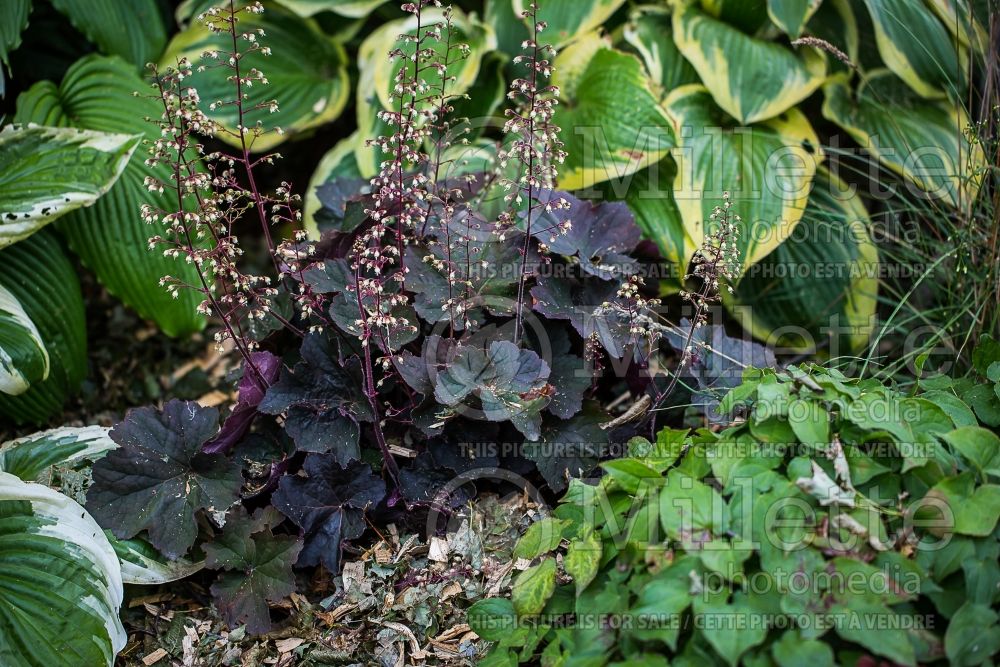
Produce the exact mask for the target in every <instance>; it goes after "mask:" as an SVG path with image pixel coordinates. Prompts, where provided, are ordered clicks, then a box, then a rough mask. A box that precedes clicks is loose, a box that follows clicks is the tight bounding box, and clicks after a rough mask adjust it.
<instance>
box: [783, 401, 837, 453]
mask: <svg viewBox="0 0 1000 667" xmlns="http://www.w3.org/2000/svg"><path fill="white" fill-rule="evenodd" d="M788 423H789V424H791V426H792V431H794V432H795V437H797V438H798V439H799V442H801V443H802V444H803V445H811V446H813V447H816V448H817V449H826V445H828V444H829V442H830V415H829V414H828V413H827V411H826V409H825V408H824V407H823V406H822V405H821V404H819V403H817V402H816V401H810V400H802V399H796V400H794V401H792V403H791V405H789V406H788Z"/></svg>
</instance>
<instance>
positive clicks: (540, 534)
mask: <svg viewBox="0 0 1000 667" xmlns="http://www.w3.org/2000/svg"><path fill="white" fill-rule="evenodd" d="M562 529H563V522H562V521H560V520H559V519H553V518H552V517H546V518H545V519H541V520H540V521H536V522H534V523H533V524H531V525H530V526H528V530H526V531H525V532H524V535H522V536H521V539H520V540H518V541H517V545H516V546H515V547H514V556H515V557H516V558H526V559H528V560H532V559H535V558H538V557H539V556H541V555H542V554H547V553H549V552H550V551H553V550H554V549H555V548H556V547H558V546H559V543H560V542H561V541H562Z"/></svg>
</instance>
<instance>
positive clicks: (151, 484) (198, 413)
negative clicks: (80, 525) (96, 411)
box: [87, 400, 242, 559]
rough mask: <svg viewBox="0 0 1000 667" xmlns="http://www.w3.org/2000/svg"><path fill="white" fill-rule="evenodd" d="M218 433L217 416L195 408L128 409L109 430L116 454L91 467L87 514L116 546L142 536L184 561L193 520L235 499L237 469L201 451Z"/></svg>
mask: <svg viewBox="0 0 1000 667" xmlns="http://www.w3.org/2000/svg"><path fill="white" fill-rule="evenodd" d="M218 428H219V411H218V410H217V409H215V408H204V407H202V406H200V405H198V404H197V403H195V402H194V401H178V400H173V401H170V402H168V403H167V404H166V405H164V406H163V411H162V412H157V411H156V410H154V409H153V408H136V409H133V410H129V412H128V414H127V415H126V416H125V420H124V421H122V422H121V423H120V424H118V425H117V426H115V427H114V428H113V429H112V430H111V439H112V440H114V441H115V442H116V443H117V444H118V445H119V447H118V449H114V450H112V451H110V452H108V455H107V456H105V457H104V458H102V459H99V460H98V461H97V462H95V463H94V467H93V478H94V481H93V484H92V485H91V487H90V490H89V491H88V492H87V509H88V510H89V511H90V513H91V514H93V515H94V518H96V519H97V521H98V522H99V523H100V524H101V525H102V526H104V527H105V528H109V529H111V531H112V532H113V533H114V534H115V536H116V537H118V538H120V539H128V538H131V537H135V535H136V534H137V533H139V531H141V530H146V531H147V532H148V534H149V541H150V542H151V543H152V544H153V546H155V547H156V548H157V549H159V550H160V551H161V552H162V553H163V554H164V555H165V556H167V557H168V558H171V559H175V558H179V557H180V556H183V555H184V554H185V553H186V552H187V551H188V549H190V548H191V545H193V544H194V541H195V538H196V537H197V535H198V525H197V523H196V520H195V513H196V512H198V511H200V510H209V511H210V512H213V513H217V512H218V513H221V512H225V511H226V510H227V509H228V508H229V507H230V506H231V505H232V504H233V503H235V502H236V501H237V499H238V498H239V490H240V486H241V484H242V476H241V475H240V467H239V466H238V465H237V464H235V463H234V462H232V461H230V460H229V459H227V458H225V457H224V456H222V455H219V454H204V453H202V451H201V448H202V445H204V443H205V442H206V441H207V440H208V439H209V438H211V437H212V436H214V435H215V434H216V432H217V431H218Z"/></svg>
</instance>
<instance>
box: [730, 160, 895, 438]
mask: <svg viewBox="0 0 1000 667" xmlns="http://www.w3.org/2000/svg"><path fill="white" fill-rule="evenodd" d="M848 193H849V190H848V189H847V186H846V185H845V184H844V183H842V182H841V181H840V180H839V179H836V180H835V179H834V178H833V177H832V176H831V175H830V174H829V172H827V171H826V169H820V170H819V172H818V173H817V177H816V182H815V187H814V188H813V191H812V193H811V195H810V196H809V203H808V205H807V206H806V210H805V212H804V213H803V215H802V220H801V221H800V222H799V224H798V226H796V227H795V229H794V230H793V231H792V233H791V236H790V237H789V238H788V239H786V240H785V241H784V243H782V244H781V245H779V246H778V247H777V248H775V249H774V250H773V251H772V252H771V253H770V254H769V255H767V256H766V257H764V258H763V259H762V260H761V261H759V262H758V263H756V264H755V265H753V266H752V267H750V268H749V269H747V272H746V274H745V275H744V276H743V277H742V278H741V280H740V282H739V284H738V285H737V286H736V289H735V293H734V294H733V295H732V296H730V295H728V294H727V295H724V301H725V303H726V306H727V307H728V308H729V309H730V310H731V311H732V312H733V313H734V314H735V315H736V316H737V317H739V318H741V321H742V322H743V323H744V326H745V327H747V328H748V329H749V330H750V332H751V333H753V335H754V336H755V337H757V338H759V339H760V340H762V341H767V342H768V344H769V345H780V346H782V347H785V348H790V349H798V350H816V349H821V348H822V349H827V350H829V354H830V356H831V357H838V356H840V355H843V354H849V353H851V352H855V351H858V350H860V349H862V348H863V347H864V346H865V345H866V344H867V343H868V338H869V336H871V334H872V328H873V326H874V325H873V322H874V317H875V307H876V305H877V298H876V297H877V295H878V276H879V272H878V267H879V257H878V250H877V249H876V247H875V244H874V243H872V241H871V238H870V237H869V235H868V226H869V220H868V212H867V211H866V210H865V208H864V205H863V204H862V203H861V197H860V196H859V195H857V193H854V194H852V195H850V196H848ZM737 208H738V207H737ZM776 333H777V334H778V337H777V339H776V338H775V334H776ZM793 426H794V424H793Z"/></svg>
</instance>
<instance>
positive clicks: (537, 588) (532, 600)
mask: <svg viewBox="0 0 1000 667" xmlns="http://www.w3.org/2000/svg"><path fill="white" fill-rule="evenodd" d="M555 590H556V561H555V559H554V558H551V557H550V558H546V559H545V560H543V561H542V562H541V563H539V564H538V565H534V566H532V567H529V568H528V569H527V570H525V571H524V572H522V573H521V574H519V575H517V578H516V579H515V580H514V587H513V589H512V590H511V594H510V600H511V603H512V604H513V605H514V610H515V611H516V612H517V615H518V616H533V615H535V614H540V613H541V612H542V609H544V608H545V603H546V602H548V601H549V598H550V597H552V593H554V592H555Z"/></svg>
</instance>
